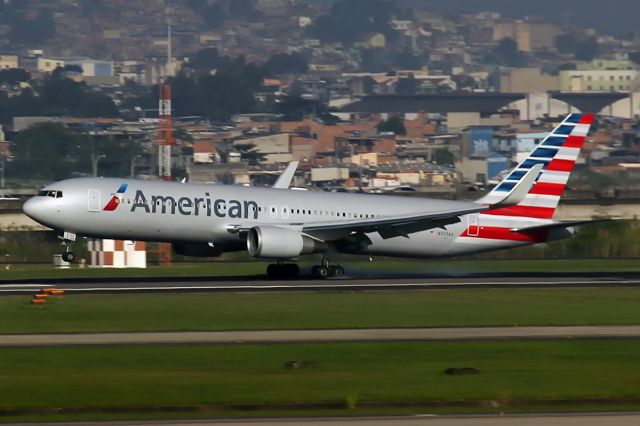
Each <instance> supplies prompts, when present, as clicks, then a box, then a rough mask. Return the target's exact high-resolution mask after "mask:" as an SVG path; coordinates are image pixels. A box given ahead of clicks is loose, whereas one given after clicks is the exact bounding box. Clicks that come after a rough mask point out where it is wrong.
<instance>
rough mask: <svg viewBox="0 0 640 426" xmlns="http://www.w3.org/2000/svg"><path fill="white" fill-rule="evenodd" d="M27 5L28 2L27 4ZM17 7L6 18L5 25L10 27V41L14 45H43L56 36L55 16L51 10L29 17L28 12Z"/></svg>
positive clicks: (41, 10) (42, 10)
mask: <svg viewBox="0 0 640 426" xmlns="http://www.w3.org/2000/svg"><path fill="white" fill-rule="evenodd" d="M25 3H27V2H25ZM25 6H27V8H28V5H21V6H16V8H15V9H10V10H9V11H8V12H7V13H6V14H5V16H4V21H5V22H4V23H5V24H6V25H8V26H10V28H11V31H10V33H9V39H10V40H11V42H12V43H14V44H23V45H24V44H26V45H41V44H44V43H46V42H47V40H48V39H50V38H51V37H53V36H54V35H55V23H54V21H53V14H52V13H51V11H49V10H45V9H39V10H36V11H35V17H34V16H33V14H29V16H28V17H27V11H26V10H22V9H21V8H22V7H25Z"/></svg>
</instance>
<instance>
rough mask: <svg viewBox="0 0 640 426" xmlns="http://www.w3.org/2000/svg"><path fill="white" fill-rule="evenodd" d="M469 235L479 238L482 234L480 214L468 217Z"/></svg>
mask: <svg viewBox="0 0 640 426" xmlns="http://www.w3.org/2000/svg"><path fill="white" fill-rule="evenodd" d="M467 223H468V229H467V235H469V236H470V237H477V236H478V235H479V234H480V219H479V215H478V214H469V215H467Z"/></svg>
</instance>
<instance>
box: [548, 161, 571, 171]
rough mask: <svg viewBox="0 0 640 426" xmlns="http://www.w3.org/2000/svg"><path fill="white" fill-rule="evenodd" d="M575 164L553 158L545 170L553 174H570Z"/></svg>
mask: <svg viewBox="0 0 640 426" xmlns="http://www.w3.org/2000/svg"><path fill="white" fill-rule="evenodd" d="M575 164H576V162H575V161H573V160H560V159H557V158H554V159H553V160H551V162H550V163H549V165H548V166H547V170H551V171H554V172H570V171H571V170H573V166H574V165H575Z"/></svg>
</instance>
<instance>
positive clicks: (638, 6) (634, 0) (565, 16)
mask: <svg viewBox="0 0 640 426" xmlns="http://www.w3.org/2000/svg"><path fill="white" fill-rule="evenodd" d="M401 2H402V3H404V4H407V5H410V6H411V7H413V8H414V9H416V10H439V11H442V12H444V13H454V14H460V13H468V12H481V11H492V12H500V13H502V14H504V15H506V16H510V17H513V18H521V17H524V16H541V17H544V18H546V19H549V20H550V21H554V22H568V23H571V24H574V25H580V26H586V27H591V28H596V29H598V30H600V31H605V32H609V33H612V34H616V35H624V34H627V33H630V32H631V31H636V30H640V20H639V19H638V17H639V16H640V1H638V0H533V1H524V0H401Z"/></svg>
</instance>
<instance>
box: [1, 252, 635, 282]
mask: <svg viewBox="0 0 640 426" xmlns="http://www.w3.org/2000/svg"><path fill="white" fill-rule="evenodd" d="M343 263H344V266H345V268H346V271H347V274H355V275H356V276H357V275H358V274H366V275H371V274H375V273H381V274H389V273H401V274H451V275H454V276H456V275H461V274H473V273H487V272H496V273H501V272H504V273H510V272H540V271H544V272H640V262H638V261H637V260H634V259H580V260H505V261H496V260H463V259H461V260H401V259H398V260H390V259H388V258H378V259H374V261H373V262H368V261H361V260H357V261H349V260H345V261H344V262H343ZM267 264H268V263H267V262H258V261H255V262H253V261H250V262H223V261H218V262H202V263H175V264H173V265H171V266H167V267H159V266H152V267H149V268H147V269H104V268H83V269H81V268H78V267H73V268H70V269H54V268H53V267H52V266H50V265H22V264H13V265H10V267H9V269H4V270H2V271H0V283H1V282H2V280H14V279H51V278H53V279H56V278H141V277H224V276H234V275H242V276H246V275H264V273H265V270H266V266H267ZM311 264H312V262H311V260H305V261H303V262H301V265H302V266H303V267H304V266H309V265H311Z"/></svg>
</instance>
